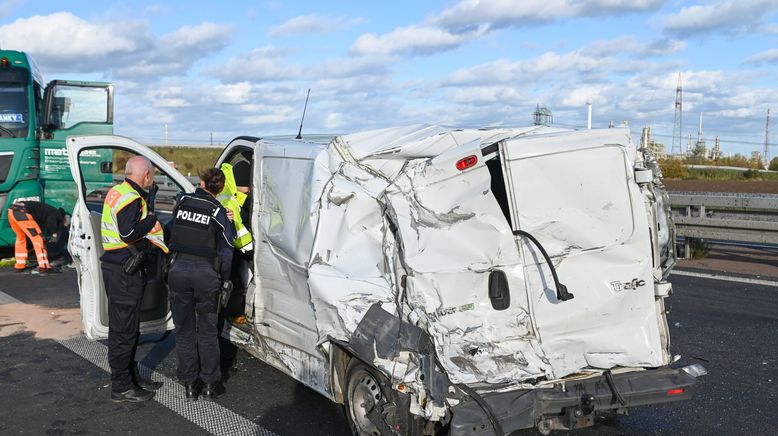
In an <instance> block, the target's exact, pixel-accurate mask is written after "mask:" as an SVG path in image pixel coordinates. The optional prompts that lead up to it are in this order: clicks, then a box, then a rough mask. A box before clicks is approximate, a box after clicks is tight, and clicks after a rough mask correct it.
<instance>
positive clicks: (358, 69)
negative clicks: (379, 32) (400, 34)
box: [309, 56, 397, 78]
mask: <svg viewBox="0 0 778 436" xmlns="http://www.w3.org/2000/svg"><path fill="white" fill-rule="evenodd" d="M396 62H397V59H396V58H394V57H391V56H360V57H348V58H340V59H330V60H326V61H324V62H322V63H320V64H318V65H314V66H312V67H310V68H309V70H310V74H309V76H310V77H312V78H318V77H330V78H334V77H354V76H363V75H372V76H375V75H378V76H380V75H385V74H387V73H388V72H389V67H390V66H391V65H393V64H394V63H396Z"/></svg>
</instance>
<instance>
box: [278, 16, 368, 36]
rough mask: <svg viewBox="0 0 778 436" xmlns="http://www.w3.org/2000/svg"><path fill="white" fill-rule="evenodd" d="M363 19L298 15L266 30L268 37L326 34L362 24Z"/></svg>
mask: <svg viewBox="0 0 778 436" xmlns="http://www.w3.org/2000/svg"><path fill="white" fill-rule="evenodd" d="M364 22H365V20H364V18H361V17H357V18H349V17H335V16H328V15H318V14H310V15H300V16H298V17H294V18H291V19H289V20H288V21H286V22H285V23H283V24H280V25H278V26H273V27H271V28H270V29H268V31H267V33H268V35H270V36H284V35H291V34H296V33H315V34H326V33H332V32H335V31H338V30H344V29H348V28H350V27H352V26H356V25H358V24H362V23H364Z"/></svg>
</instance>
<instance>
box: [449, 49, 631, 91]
mask: <svg viewBox="0 0 778 436" xmlns="http://www.w3.org/2000/svg"><path fill="white" fill-rule="evenodd" d="M617 63H618V60H616V59H614V58H612V57H604V56H599V55H590V54H588V53H586V52H585V51H575V52H569V53H556V52H546V53H543V54H542V55H540V56H538V57H535V58H532V59H525V60H520V61H508V60H504V59H503V60H497V61H493V62H487V63H485V64H481V65H476V66H474V67H470V68H463V69H460V70H457V71H455V72H454V73H453V74H451V75H450V76H449V77H448V79H446V81H445V83H446V84H447V85H456V86H461V85H465V86H467V85H484V84H494V83H522V84H524V85H528V84H534V83H539V82H547V81H549V80H552V79H555V78H558V77H559V76H561V75H567V76H569V75H575V74H595V73H598V72H607V71H609V67H612V66H613V65H615V64H617Z"/></svg>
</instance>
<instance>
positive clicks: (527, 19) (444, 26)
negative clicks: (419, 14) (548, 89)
mask: <svg viewBox="0 0 778 436" xmlns="http://www.w3.org/2000/svg"><path fill="white" fill-rule="evenodd" d="M662 3H664V0H588V1H582V0H462V1H460V2H459V3H457V4H455V5H454V6H452V7H450V8H447V9H444V10H443V11H441V12H440V13H439V14H437V15H433V16H431V17H430V18H429V19H428V20H427V21H426V22H425V23H422V24H417V25H411V26H404V27H397V28H395V29H394V30H392V31H391V32H388V33H384V34H375V33H366V34H363V35H361V36H360V37H359V38H358V39H357V41H356V42H355V43H354V45H353V46H352V47H351V53H352V54H376V53H381V54H395V53H398V54H399V53H402V54H410V55H430V54H434V53H438V52H442V51H446V50H451V49H453V48H456V47H458V46H460V45H462V44H464V43H466V42H468V41H471V40H473V39H476V38H479V37H482V36H484V35H486V34H487V33H489V32H490V31H491V30H493V29H497V28H502V27H518V26H527V25H536V24H540V23H547V22H552V21H558V20H562V19H566V18H573V17H586V16H599V15H622V14H625V13H630V12H641V11H648V10H653V9H656V8H658V7H659V6H660V5H661V4H662Z"/></svg>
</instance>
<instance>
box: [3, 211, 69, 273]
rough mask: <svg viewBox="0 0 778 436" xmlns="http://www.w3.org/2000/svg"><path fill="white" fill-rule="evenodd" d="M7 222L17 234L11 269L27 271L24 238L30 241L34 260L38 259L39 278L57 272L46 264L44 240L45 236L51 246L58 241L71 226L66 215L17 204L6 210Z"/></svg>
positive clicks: (46, 255)
mask: <svg viewBox="0 0 778 436" xmlns="http://www.w3.org/2000/svg"><path fill="white" fill-rule="evenodd" d="M8 221H9V222H10V224H11V228H12V229H13V231H14V233H16V245H15V252H16V253H15V255H16V264H15V265H14V269H15V270H16V271H17V272H21V271H24V270H25V269H27V238H29V239H30V241H32V247H33V248H34V249H35V256H36V257H37V258H38V272H39V273H41V274H44V273H52V272H59V270H57V269H55V268H52V267H51V263H49V255H48V252H47V251H46V240H45V239H44V238H45V235H46V234H48V235H50V239H49V242H52V243H54V242H56V241H57V239H59V238H60V237H61V235H62V232H63V231H64V229H65V228H66V227H68V226H69V225H70V219H69V217H68V215H67V214H66V213H65V211H64V210H63V209H62V208H59V209H57V208H55V207H53V206H49V205H48V204H46V203H41V202H39V201H18V202H15V203H14V204H13V205H11V207H10V208H8ZM41 227H43V229H41ZM44 231H45V232H46V233H44Z"/></svg>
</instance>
